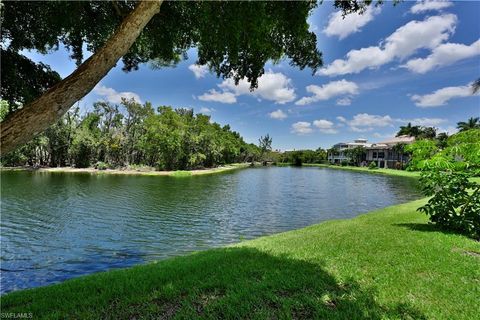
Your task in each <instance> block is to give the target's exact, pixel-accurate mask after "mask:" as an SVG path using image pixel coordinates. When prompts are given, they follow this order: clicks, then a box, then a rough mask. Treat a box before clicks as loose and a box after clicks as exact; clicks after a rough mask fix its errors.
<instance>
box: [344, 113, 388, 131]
mask: <svg viewBox="0 0 480 320" xmlns="http://www.w3.org/2000/svg"><path fill="white" fill-rule="evenodd" d="M337 120H338V121H340V122H342V123H345V124H347V125H348V126H349V127H350V130H352V131H354V132H366V131H372V130H373V129H374V128H379V127H380V128H383V127H390V126H392V125H393V122H394V120H393V119H392V118H391V117H390V116H388V115H386V116H379V115H372V114H368V113H359V114H356V115H354V116H353V118H352V119H351V120H348V119H345V118H344V117H337Z"/></svg>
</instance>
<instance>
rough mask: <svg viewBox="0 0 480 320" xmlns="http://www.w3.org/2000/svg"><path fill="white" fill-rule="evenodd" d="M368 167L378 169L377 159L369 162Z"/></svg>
mask: <svg viewBox="0 0 480 320" xmlns="http://www.w3.org/2000/svg"><path fill="white" fill-rule="evenodd" d="M368 169H372V170H373V169H377V163H376V162H375V161H372V162H370V163H369V164H368Z"/></svg>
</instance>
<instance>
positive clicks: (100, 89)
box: [93, 84, 142, 103]
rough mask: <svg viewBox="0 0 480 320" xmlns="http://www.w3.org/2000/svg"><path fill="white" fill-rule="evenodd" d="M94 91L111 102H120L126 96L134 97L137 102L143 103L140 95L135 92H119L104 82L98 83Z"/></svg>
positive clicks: (127, 97)
mask: <svg viewBox="0 0 480 320" xmlns="http://www.w3.org/2000/svg"><path fill="white" fill-rule="evenodd" d="M93 93H95V94H96V95H99V96H101V97H103V98H104V99H105V100H106V101H108V102H110V103H120V102H122V98H125V99H127V100H130V99H134V100H135V101H136V102H138V103H142V100H141V99H140V96H139V95H138V94H136V93H135V92H129V91H124V92H117V91H116V90H115V89H113V88H109V87H106V86H104V85H102V84H98V85H96V86H95V88H93Z"/></svg>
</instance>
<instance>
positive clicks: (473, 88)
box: [472, 78, 480, 94]
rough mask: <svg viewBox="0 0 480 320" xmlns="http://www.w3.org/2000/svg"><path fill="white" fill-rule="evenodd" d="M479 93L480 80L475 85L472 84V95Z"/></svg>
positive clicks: (474, 82)
mask: <svg viewBox="0 0 480 320" xmlns="http://www.w3.org/2000/svg"><path fill="white" fill-rule="evenodd" d="M478 91H480V78H478V79H477V80H475V81H473V83H472V93H473V94H475V93H477V92H478Z"/></svg>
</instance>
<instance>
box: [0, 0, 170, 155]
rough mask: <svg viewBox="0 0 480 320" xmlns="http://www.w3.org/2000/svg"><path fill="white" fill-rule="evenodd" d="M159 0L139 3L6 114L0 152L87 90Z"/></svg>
mask: <svg viewBox="0 0 480 320" xmlns="http://www.w3.org/2000/svg"><path fill="white" fill-rule="evenodd" d="M162 2H163V0H156V1H142V2H140V3H139V4H138V5H137V6H136V7H135V9H134V10H133V11H132V12H131V13H130V14H129V15H128V16H127V17H126V18H125V19H124V20H123V21H122V23H121V24H120V26H119V27H118V28H117V30H116V31H115V33H114V34H113V35H112V36H111V37H110V38H109V39H108V41H107V42H106V43H105V45H104V46H103V47H102V48H101V49H100V50H99V51H97V52H96V53H95V54H94V55H92V56H91V57H90V58H89V59H87V60H86V61H85V62H84V63H82V64H81V65H80V66H79V67H78V68H77V69H76V70H75V71H74V72H73V73H72V74H70V75H69V76H68V77H66V78H65V79H64V80H62V81H60V82H59V83H57V84H56V85H55V86H53V87H52V88H50V89H49V90H48V91H46V92H45V93H44V94H43V95H41V96H40V97H39V98H37V99H36V100H34V101H33V102H31V103H29V104H27V105H25V106H24V107H23V108H22V109H20V110H18V111H16V112H14V113H13V114H11V115H9V116H8V117H7V119H5V120H4V121H3V122H2V123H1V137H0V138H1V140H0V142H1V154H2V155H4V154H7V153H8V152H10V151H12V150H14V149H15V148H16V147H17V146H20V145H22V144H23V143H26V142H28V141H29V140H30V139H31V138H33V137H34V136H35V135H36V134H38V133H40V132H42V131H44V130H45V129H47V128H48V127H49V126H50V125H52V124H53V123H54V122H55V121H56V120H57V119H58V118H59V117H60V116H62V115H63V114H65V112H67V111H68V109H70V107H71V106H72V105H73V104H74V103H75V102H77V101H78V100H80V99H81V98H83V97H84V96H85V95H86V94H87V93H89V92H90V91H91V90H92V89H93V88H94V87H95V85H96V84H97V83H98V82H99V81H100V80H101V79H102V78H103V77H104V76H105V75H106V74H107V73H108V71H110V69H112V68H113V67H114V66H115V64H116V63H117V61H118V60H119V59H120V58H121V57H122V56H124V55H125V54H126V53H127V52H128V50H129V49H130V47H131V46H132V45H133V43H134V42H135V40H136V39H137V37H138V36H139V35H140V33H141V32H142V30H143V28H144V27H145V26H146V25H147V23H148V22H149V21H150V20H151V19H152V17H153V16H154V15H155V14H156V13H158V12H159V10H160V6H161V4H162Z"/></svg>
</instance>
